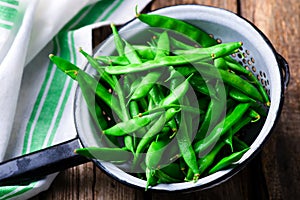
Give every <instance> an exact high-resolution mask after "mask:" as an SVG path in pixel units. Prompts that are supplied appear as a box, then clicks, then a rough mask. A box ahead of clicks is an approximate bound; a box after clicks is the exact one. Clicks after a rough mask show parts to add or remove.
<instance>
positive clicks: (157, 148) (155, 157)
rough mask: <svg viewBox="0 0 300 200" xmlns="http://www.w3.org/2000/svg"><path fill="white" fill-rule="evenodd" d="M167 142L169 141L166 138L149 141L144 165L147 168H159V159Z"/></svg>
mask: <svg viewBox="0 0 300 200" xmlns="http://www.w3.org/2000/svg"><path fill="white" fill-rule="evenodd" d="M169 142H170V141H169V140H166V139H164V140H158V141H153V142H151V144H150V146H149V148H148V150H147V153H146V158H145V162H146V166H147V167H148V168H150V169H155V170H156V169H160V168H161V165H160V164H161V163H160V160H161V158H162V155H163V152H164V150H165V146H167V145H168V144H169Z"/></svg>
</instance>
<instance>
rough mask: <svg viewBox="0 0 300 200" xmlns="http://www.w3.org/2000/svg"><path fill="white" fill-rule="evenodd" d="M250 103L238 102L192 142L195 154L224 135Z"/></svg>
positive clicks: (203, 150)
mask: <svg viewBox="0 0 300 200" xmlns="http://www.w3.org/2000/svg"><path fill="white" fill-rule="evenodd" d="M249 106H250V104H248V103H240V104H238V105H237V106H236V107H235V108H234V110H233V111H232V112H231V113H230V114H229V115H227V116H226V117H225V118H224V119H223V120H222V121H221V122H220V123H218V124H217V125H216V126H215V128H214V129H213V130H212V131H211V133H210V134H209V135H208V136H207V137H205V138H204V139H203V140H200V141H198V142H196V143H195V144H194V149H195V151H196V153H197V154H201V153H203V152H205V151H206V150H207V149H208V148H209V147H211V146H212V145H213V144H214V143H216V142H217V141H218V139H219V138H220V137H221V136H222V135H224V134H225V133H226V132H228V130H229V129H230V128H231V127H232V126H233V125H234V124H236V123H237V122H238V121H239V120H240V119H241V118H242V116H243V114H244V113H245V112H246V111H247V110H248V108H249Z"/></svg>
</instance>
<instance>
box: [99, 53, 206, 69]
mask: <svg viewBox="0 0 300 200" xmlns="http://www.w3.org/2000/svg"><path fill="white" fill-rule="evenodd" d="M210 58H211V56H210V55H208V54H188V55H178V56H164V57H162V58H160V59H159V60H149V61H146V62H144V63H142V64H135V63H134V64H129V65H127V66H121V65H119V66H108V67H106V68H105V71H106V72H107V73H109V74H128V73H135V72H142V71H146V70H151V69H156V68H159V67H163V66H174V65H183V64H189V63H193V62H196V61H201V60H207V59H210Z"/></svg>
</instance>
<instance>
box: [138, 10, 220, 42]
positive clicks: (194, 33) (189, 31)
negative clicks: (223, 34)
mask: <svg viewBox="0 0 300 200" xmlns="http://www.w3.org/2000/svg"><path fill="white" fill-rule="evenodd" d="M137 18H138V19H139V20H141V21H142V22H144V23H146V24H148V25H149V26H152V27H159V28H164V29H169V30H172V31H174V32H179V33H181V34H183V35H186V36H187V37H189V38H191V39H192V40H194V41H196V42H198V43H199V44H200V45H201V46H203V47H207V46H212V45H214V44H217V42H216V41H215V40H214V39H212V38H211V37H210V36H209V35H208V34H207V33H206V32H205V31H203V30H201V29H200V28H198V27H196V26H194V25H192V24H189V23H187V22H184V21H183V20H178V19H175V18H171V17H167V16H162V15H156V14H137Z"/></svg>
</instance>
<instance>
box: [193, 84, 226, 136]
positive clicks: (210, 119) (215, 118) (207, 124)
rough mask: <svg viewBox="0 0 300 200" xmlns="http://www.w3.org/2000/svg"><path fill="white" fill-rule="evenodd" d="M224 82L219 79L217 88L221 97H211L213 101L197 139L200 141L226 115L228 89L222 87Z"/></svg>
mask: <svg viewBox="0 0 300 200" xmlns="http://www.w3.org/2000/svg"><path fill="white" fill-rule="evenodd" d="M222 86H223V85H222V83H220V82H219V81H217V83H216V86H215V87H216V88H217V90H218V91H217V93H218V94H219V98H211V101H210V103H209V105H208V108H207V110H206V114H205V117H204V121H203V122H202V124H201V127H200V129H199V130H198V132H197V134H196V137H195V141H199V140H201V139H203V138H204V137H205V135H207V134H208V133H210V131H211V129H212V128H213V127H214V126H215V125H216V124H217V123H218V122H219V120H220V119H221V118H223V117H224V116H225V115H226V113H225V112H226V97H227V96H226V91H225V90H224V89H223V88H224V87H222Z"/></svg>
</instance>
